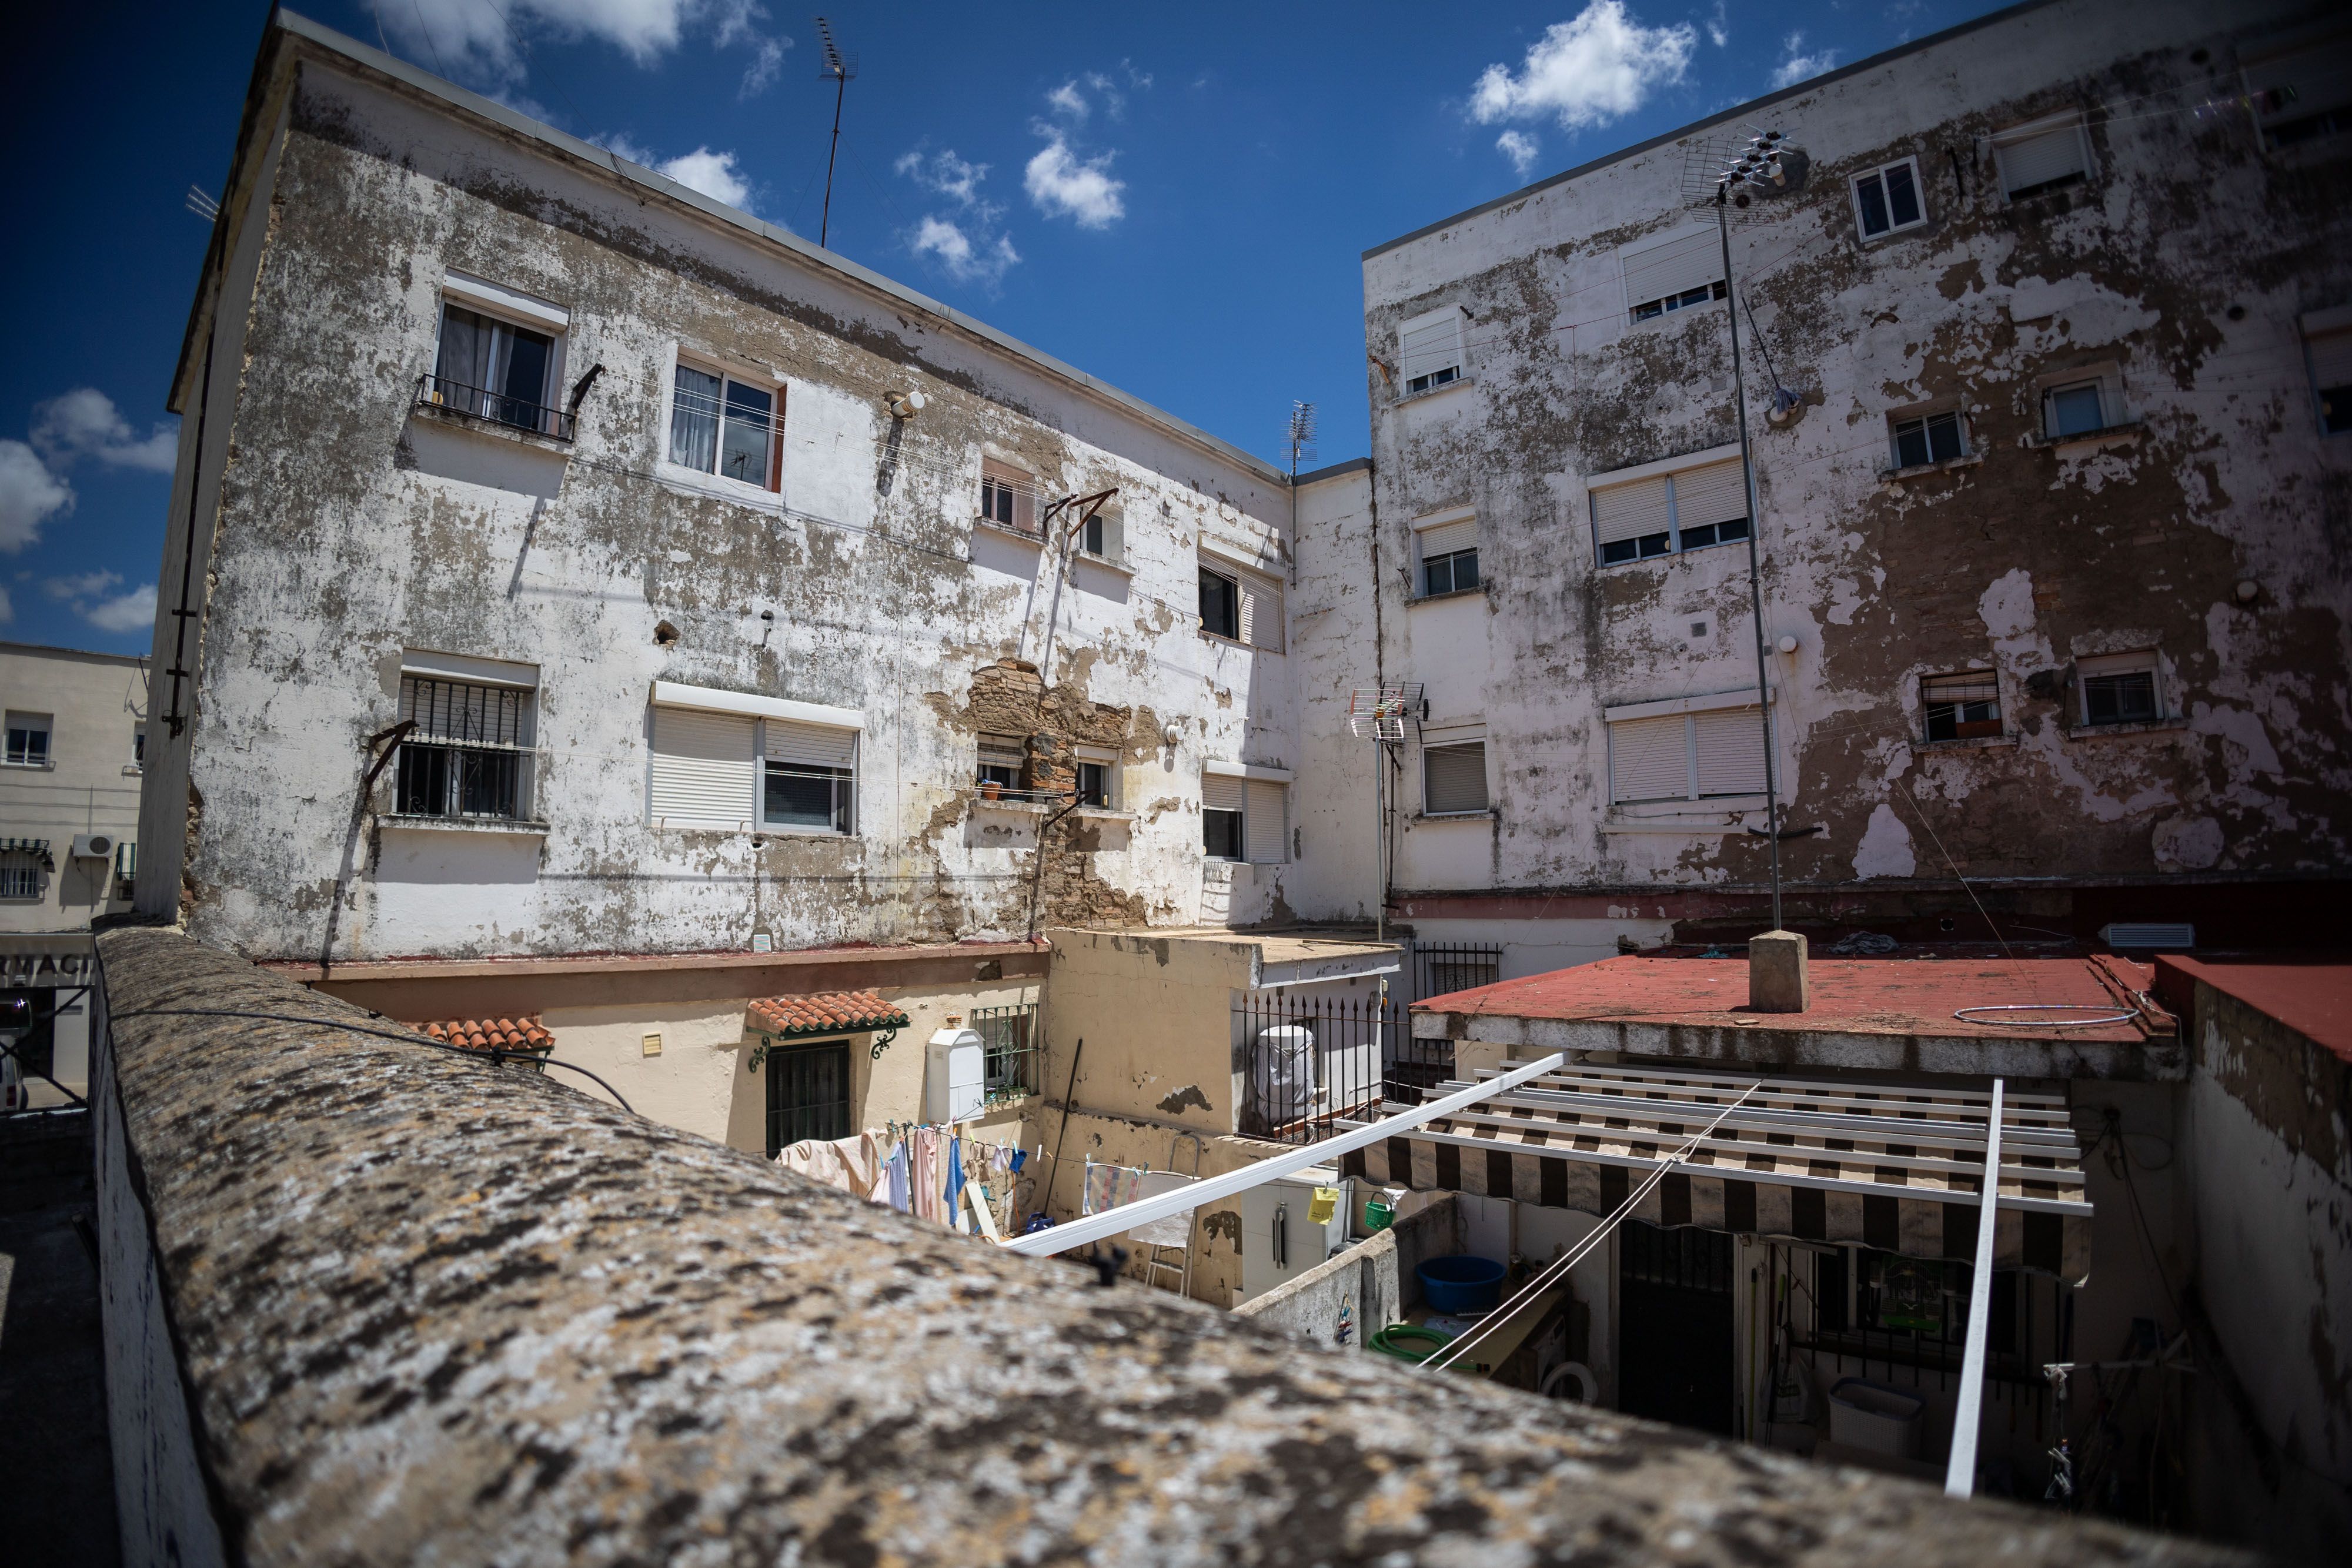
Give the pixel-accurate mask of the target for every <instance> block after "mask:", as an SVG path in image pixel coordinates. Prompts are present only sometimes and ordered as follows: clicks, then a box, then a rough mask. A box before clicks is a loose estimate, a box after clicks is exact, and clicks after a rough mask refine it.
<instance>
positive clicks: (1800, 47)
mask: <svg viewBox="0 0 2352 1568" xmlns="http://www.w3.org/2000/svg"><path fill="white" fill-rule="evenodd" d="M1784 47H1786V48H1787V49H1788V51H1789V57H1788V58H1787V59H1785V60H1782V61H1781V62H1780V64H1779V65H1778V66H1776V67H1774V68H1773V70H1772V85H1773V86H1774V87H1791V86H1794V85H1795V84H1796V83H1798V82H1801V81H1803V80H1804V79H1805V78H1807V77H1817V76H1819V75H1821V74H1822V72H1823V71H1825V70H1828V69H1829V68H1831V67H1832V66H1834V65H1836V64H1837V51H1836V50H1835V49H1816V50H1815V51H1814V52H1813V53H1811V54H1810V55H1809V54H1806V53H1805V52H1804V48H1805V35H1804V34H1802V33H1791V34H1790V35H1789V41H1788V43H1787V44H1786V45H1785V46H1784Z"/></svg>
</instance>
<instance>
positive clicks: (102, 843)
mask: <svg viewBox="0 0 2352 1568" xmlns="http://www.w3.org/2000/svg"><path fill="white" fill-rule="evenodd" d="M115 843H116V839H115V837H114V835H113V834H112V833H76V834H75V835H74V841H73V856H74V859H76V860H78V861H110V860H112V859H113V858H114V846H115Z"/></svg>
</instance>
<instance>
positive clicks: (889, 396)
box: [882, 392, 929, 419]
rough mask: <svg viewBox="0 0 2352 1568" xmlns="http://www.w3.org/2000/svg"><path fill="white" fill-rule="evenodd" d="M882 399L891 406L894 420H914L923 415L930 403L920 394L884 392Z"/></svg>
mask: <svg viewBox="0 0 2352 1568" xmlns="http://www.w3.org/2000/svg"><path fill="white" fill-rule="evenodd" d="M882 398H883V401H884V402H887V403H888V404H889V405H890V414H891V417H892V418H894V419H912V418H914V417H915V416H916V415H917V414H919V413H922V412H923V409H924V408H925V406H926V405H927V404H928V403H929V399H927V398H925V397H924V396H923V394H922V393H920V392H884V393H883V394H882Z"/></svg>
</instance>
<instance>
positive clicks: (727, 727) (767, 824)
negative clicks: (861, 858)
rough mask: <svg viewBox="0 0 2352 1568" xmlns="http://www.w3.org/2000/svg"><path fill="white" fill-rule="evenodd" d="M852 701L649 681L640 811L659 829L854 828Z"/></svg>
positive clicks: (858, 722)
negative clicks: (833, 702)
mask: <svg viewBox="0 0 2352 1568" xmlns="http://www.w3.org/2000/svg"><path fill="white" fill-rule="evenodd" d="M865 724H866V719H865V716H864V715H862V714H860V713H858V712H857V711H856V709H855V708H837V707H826V706H822V705H820V704H816V703H803V702H792V701H788V700H786V699H784V698H782V697H771V696H763V695H758V694H755V693H751V692H730V691H720V690H718V689H715V688H712V687H708V686H689V685H681V684H679V683H677V682H673V681H656V682H655V683H654V692H653V707H652V712H651V715H650V716H649V737H650V739H651V741H652V750H653V757H652V766H651V769H650V772H649V776H648V794H647V807H646V815H647V817H648V819H649V820H650V821H652V823H653V825H654V826H656V827H660V828H686V829H693V830H698V831H714V832H750V831H784V832H809V833H840V834H854V833H856V831H857V736H858V732H859V731H860V730H861V729H862V728H864V727H865Z"/></svg>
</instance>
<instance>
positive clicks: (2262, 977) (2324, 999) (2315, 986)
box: [2156, 955, 2352, 1061]
mask: <svg viewBox="0 0 2352 1568" xmlns="http://www.w3.org/2000/svg"><path fill="white" fill-rule="evenodd" d="M2156 969H2157V988H2158V990H2160V991H2162V992H2163V993H2164V995H2165V998H2166V999H2167V1000H2168V1001H2170V1002H2172V1003H2173V1004H2174V1005H2175V1006H2176V1008H2177V1009H2179V1010H2182V1011H2186V1010H2187V1008H2188V1005H2189V999H2190V997H2189V993H2190V992H2192V991H2193V989H2194V988H2193V987H2189V986H2185V985H2181V984H2179V983H2178V980H2177V979H2176V977H2178V978H2179V979H2188V980H2202V981H2204V982H2205V983H2206V984H2207V985H2209V986H2210V987H2212V988H2214V989H2215V990H2217V991H2220V992H2221V994H2222V995H2224V996H2231V997H2235V998H2238V1000H2240V1001H2242V1002H2243V1003H2245V1004H2246V1005H2247V1006H2248V1007H2250V1008H2252V1009H2255V1010H2256V1011H2258V1012H2262V1013H2264V1014H2266V1015H2268V1016H2269V1017H2271V1018H2274V1019H2277V1020H2278V1021H2279V1022H2281V1023H2283V1024H2284V1025H2285V1026H2286V1027H2287V1028H2289V1029H2291V1030H2294V1032H2295V1033H2297V1034H2299V1035H2301V1036H2303V1037H2304V1038H2305V1040H2310V1041H2311V1042H2312V1043H2313V1044H2315V1045H2317V1046H2320V1047H2323V1048H2324V1049H2326V1050H2327V1051H2333V1052H2335V1053H2336V1055H2337V1056H2338V1057H2340V1058H2342V1059H2343V1060H2344V1061H2352V959H2347V958H2345V957H2343V956H2340V955H2337V956H2326V957H2316V958H2305V959H2294V958H2287V957H2263V958H2176V957H2171V956H2166V957H2161V958H2158V960H2157V961H2156Z"/></svg>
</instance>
